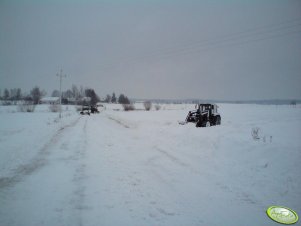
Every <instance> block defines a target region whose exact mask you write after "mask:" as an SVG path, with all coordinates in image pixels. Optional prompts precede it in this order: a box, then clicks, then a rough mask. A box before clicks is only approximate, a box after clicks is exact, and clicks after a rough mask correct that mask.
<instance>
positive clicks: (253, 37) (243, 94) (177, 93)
mask: <svg viewBox="0 0 301 226" xmlns="http://www.w3.org/2000/svg"><path fill="white" fill-rule="evenodd" d="M22 2H23V3H22ZM61 68H62V69H63V72H64V73H65V74H67V77H66V78H65V79H64V80H63V88H64V89H67V88H70V87H71V85H72V84H76V85H78V86H79V85H83V86H84V87H91V88H94V89H95V90H96V92H97V93H98V94H99V95H100V96H105V95H106V94H107V93H110V94H111V93H112V92H113V91H114V92H116V93H117V94H120V93H124V94H126V95H127V96H129V97H131V98H172V99H178V98H202V99H206V98H210V99H223V100H250V99H252V100H253V99H275V98H280V99H286V98H298V99H301V1H300V0H295V1H294V0H290V1H283V0H266V1H264V0H253V1H247V0H241V1H238V0H236V1H235V0H229V1H218V0H214V1H209V0H208V1H201V0H198V1H197V0H194V1H193V0H169V1H167V0H160V1H159V0H157V1H151V0H148V1H147V0H142V1H141V0H140V1H138V0H137V1H134V0H127V1H126V0H123V1H121V0H119V1H117V0H116V1H113V0H112V1H96V0H94V1H71V0H70V1H58V0H57V1H38V0H35V1H16V0H12V1H4V0H0V89H1V90H2V94H3V90H4V88H19V87H20V88H22V90H23V91H29V90H30V89H31V88H32V87H33V86H35V85H38V86H40V87H41V88H42V89H45V90H46V91H47V92H48V95H51V92H52V90H54V89H58V88H59V80H58V78H57V77H56V73H58V72H59V70H60V69H61Z"/></svg>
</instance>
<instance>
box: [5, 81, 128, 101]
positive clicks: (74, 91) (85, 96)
mask: <svg viewBox="0 0 301 226" xmlns="http://www.w3.org/2000/svg"><path fill="white" fill-rule="evenodd" d="M46 95H47V93H46V91H45V90H41V89H40V87H38V86H35V87H34V88H32V89H31V90H30V92H23V91H22V90H21V88H14V89H4V91H3V92H2V91H1V90H0V100H1V102H2V104H7V105H8V104H16V103H17V102H20V101H23V102H24V101H25V102H32V103H33V104H39V103H41V100H42V98H43V97H45V96H46ZM51 97H60V91H58V90H53V92H52V94H51ZM61 98H62V104H89V105H95V104H96V103H98V102H107V103H120V104H129V103H130V100H129V98H128V97H127V96H125V95H124V94H120V95H119V97H118V98H117V97H116V94H115V93H114V92H113V93H112V95H109V94H107V95H106V97H105V98H100V97H99V96H98V95H97V93H96V92H95V90H94V89H93V88H83V86H80V87H79V88H78V87H77V86H76V85H72V87H71V88H70V89H67V90H66V91H62V94H61Z"/></svg>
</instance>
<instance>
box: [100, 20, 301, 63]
mask: <svg viewBox="0 0 301 226" xmlns="http://www.w3.org/2000/svg"><path fill="white" fill-rule="evenodd" d="M279 25H280V26H279ZM284 25H286V26H284ZM277 26H278V27H277ZM299 27H301V18H297V19H293V20H287V21H283V22H280V23H278V24H273V25H265V26H260V27H257V28H252V29H247V30H244V31H241V32H235V33H230V34H226V35H223V36H218V37H215V38H211V39H205V40H200V41H198V42H194V43H190V44H187V45H184V46H181V48H164V49H159V50H157V51H153V52H149V53H148V54H145V55H143V56H136V57H126V58H121V59H120V60H118V61H119V62H118V63H119V64H120V63H130V62H135V61H139V60H142V59H147V58H154V57H156V58H161V57H162V56H163V57H164V58H165V57H167V56H169V57H172V56H176V55H182V54H187V53H193V52H203V51H209V50H211V49H216V48H221V47H222V48H224V47H227V46H236V45H243V44H247V43H252V42H258V41H263V40H267V39H274V38H278V37H283V36H286V35H292V34H296V33H300V32H301V31H299V30H292V29H294V28H299ZM265 28H267V29H265ZM263 29H265V30H263ZM285 30H286V32H285V33H280V32H281V31H285ZM267 35H268V36H267ZM260 36H261V37H260ZM254 38H255V39H254ZM237 41H238V42H237ZM233 42H234V43H233ZM235 42H237V43H235ZM114 65H116V64H113V63H111V64H106V65H103V66H104V67H107V68H110V67H112V66H114Z"/></svg>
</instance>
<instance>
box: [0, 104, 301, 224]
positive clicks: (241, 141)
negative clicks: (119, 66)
mask: <svg viewBox="0 0 301 226" xmlns="http://www.w3.org/2000/svg"><path fill="white" fill-rule="evenodd" d="M219 106H220V108H219V111H220V113H221V116H222V125H221V126H215V127H210V128H195V126H194V124H187V125H183V126H182V125H179V124H178V121H182V120H184V119H185V117H186V115H187V112H188V110H191V109H193V108H194V106H192V105H168V104H166V105H164V106H162V107H161V110H159V111H150V112H146V111H142V110H137V111H132V112H124V111H122V110H119V111H118V110H117V109H121V108H120V106H119V105H107V106H106V110H104V111H102V112H101V113H100V114H96V115H91V116H80V115H79V114H78V113H77V112H76V111H75V109H73V107H72V106H68V109H67V110H66V109H65V108H64V110H65V111H64V113H63V118H62V119H59V118H58V113H51V112H48V108H47V106H38V108H37V109H36V111H35V112H34V113H20V112H17V111H16V108H15V107H14V106H8V107H7V106H0V225H3V226H6V225H16V226H20V225H25V226H27V225H28V226H34V225H37V226H38V225H39V226H42V225H47V226H48V225H49V226H54V225H73V226H76V225H84V226H94V225H95V226H96V225H114V226H115V225H137V226H138V225H139V226H141V225H204V226H209V225H210V226H215V225H216V226H221V225H224V226H225V225H229V226H235V225H244V226H251V225H252V226H254V225H278V224H277V223H275V222H273V221H271V220H270V219H269V218H268V217H267V216H266V213H265V211H266V209H267V208H268V207H269V206H271V205H282V206H287V207H290V208H292V209H294V210H295V211H296V212H297V213H299V215H300V214H301V177H300V172H301V164H300V161H301V140H300V137H301V136H300V135H301V108H300V106H296V107H291V106H265V105H245V104H241V105H239V104H237V105H235V104H220V105H219ZM137 107H138V108H140V109H142V106H140V107H139V106H137ZM254 127H259V128H260V131H259V135H260V138H261V139H260V140H253V138H252V136H251V131H252V128H254ZM296 225H300V221H299V222H298V223H297V224H296Z"/></svg>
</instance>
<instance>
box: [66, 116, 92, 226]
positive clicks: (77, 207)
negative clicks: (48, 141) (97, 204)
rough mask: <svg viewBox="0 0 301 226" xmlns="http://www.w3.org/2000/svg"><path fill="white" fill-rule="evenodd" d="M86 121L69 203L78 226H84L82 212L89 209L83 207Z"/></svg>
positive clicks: (77, 154)
mask: <svg viewBox="0 0 301 226" xmlns="http://www.w3.org/2000/svg"><path fill="white" fill-rule="evenodd" d="M87 121H88V118H86V119H85V123H84V127H83V130H82V136H80V137H81V141H83V142H82V145H81V146H80V147H79V148H78V152H77V153H76V154H75V155H76V159H78V161H79V163H78V165H77V167H76V169H75V174H74V177H73V182H74V184H75V187H76V189H75V190H74V192H73V195H74V196H73V198H72V200H71V201H70V203H71V205H72V206H73V209H74V211H75V212H76V216H77V218H78V219H77V222H78V225H79V226H82V225H84V223H83V219H82V218H83V217H82V212H83V211H85V210H88V209H89V208H90V207H89V206H86V205H84V201H85V192H86V187H85V184H84V180H85V179H86V177H87V175H86V173H85V171H86V164H85V163H84V162H83V160H84V159H85V156H86V151H87Z"/></svg>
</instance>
